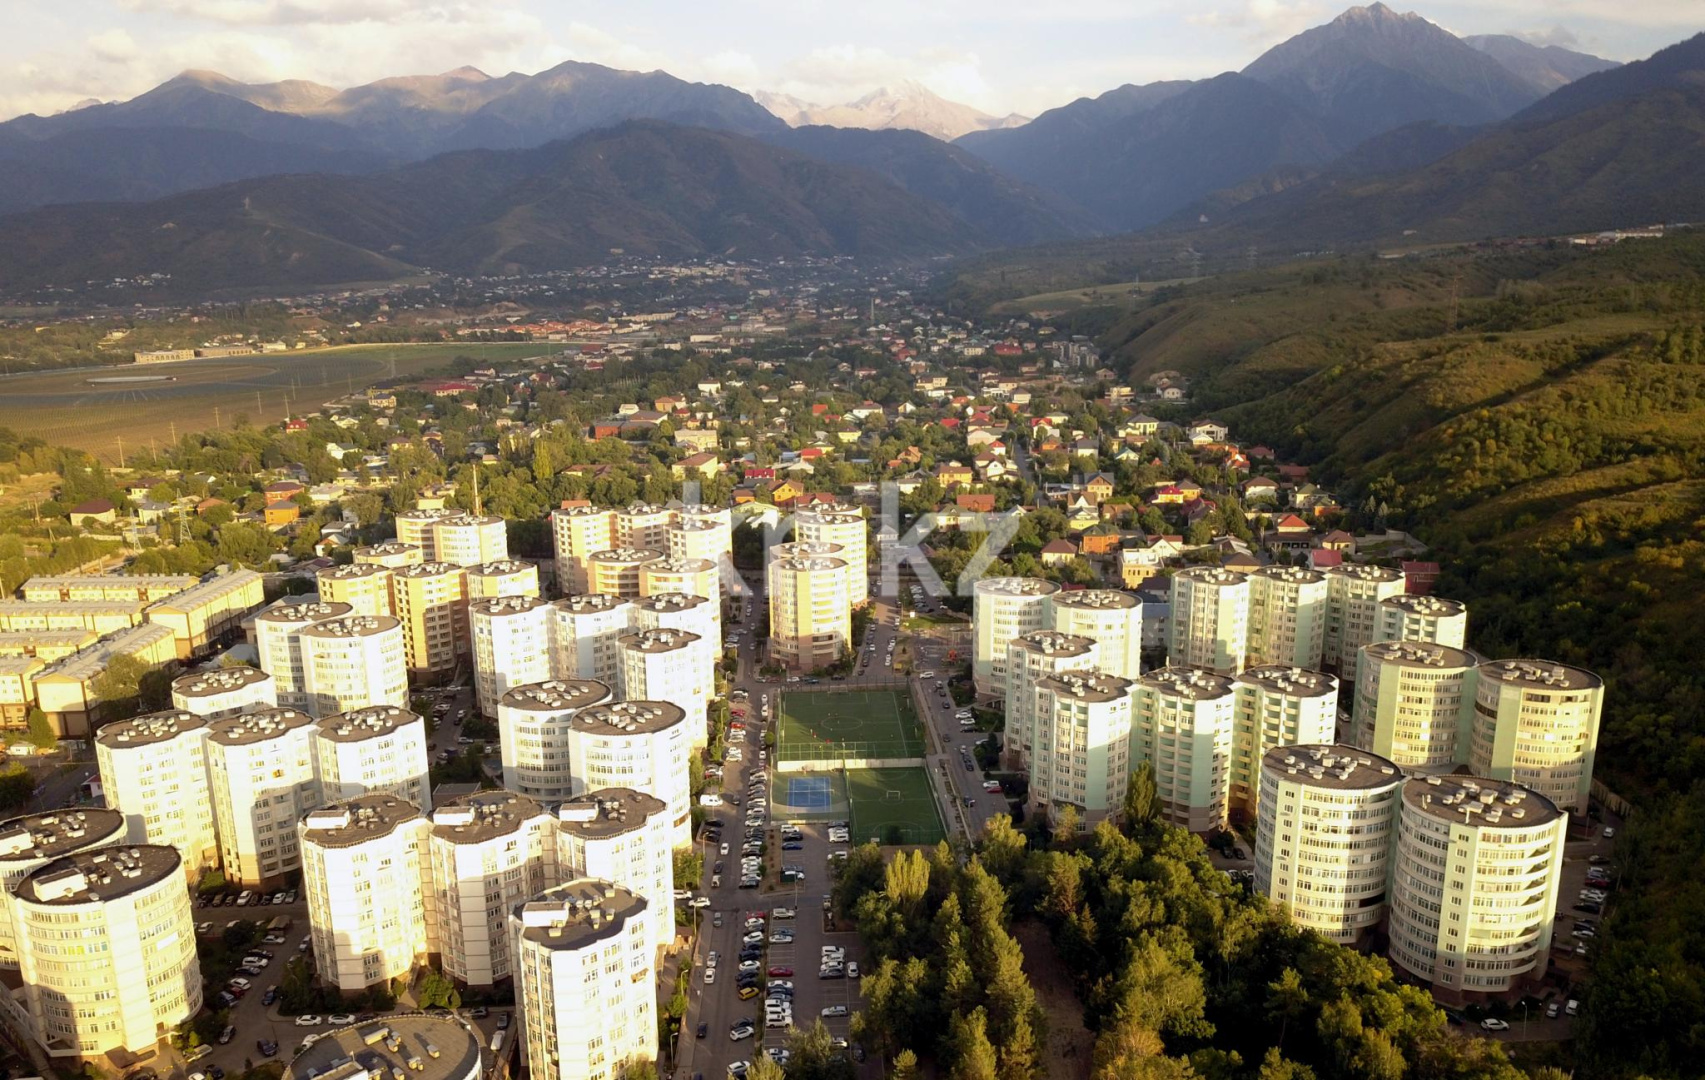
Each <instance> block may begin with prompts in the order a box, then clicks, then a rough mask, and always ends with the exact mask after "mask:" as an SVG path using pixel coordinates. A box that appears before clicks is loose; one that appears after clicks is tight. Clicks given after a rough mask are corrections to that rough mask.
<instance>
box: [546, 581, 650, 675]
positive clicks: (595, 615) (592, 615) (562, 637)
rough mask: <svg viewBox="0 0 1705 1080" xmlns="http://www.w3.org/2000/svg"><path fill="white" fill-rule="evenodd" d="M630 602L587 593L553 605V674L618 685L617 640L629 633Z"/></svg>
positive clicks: (616, 597)
mask: <svg viewBox="0 0 1705 1080" xmlns="http://www.w3.org/2000/svg"><path fill="white" fill-rule="evenodd" d="M629 605H630V602H629V601H627V600H624V599H622V598H621V597H619V596H605V595H603V594H601V593H587V594H585V595H583V596H568V597H564V598H563V599H561V600H558V601H556V602H554V603H553V604H551V611H552V613H553V614H552V622H551V677H552V678H557V679H596V680H598V681H599V682H601V683H608V684H609V685H611V686H615V685H617V674H618V673H617V671H616V639H617V638H619V637H621V636H622V635H623V634H625V633H627V632H628V624H629V623H630V622H631V620H632V611H633V609H632V607H630V606H629Z"/></svg>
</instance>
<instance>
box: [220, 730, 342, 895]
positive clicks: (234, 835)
mask: <svg viewBox="0 0 1705 1080" xmlns="http://www.w3.org/2000/svg"><path fill="white" fill-rule="evenodd" d="M313 736H314V718H313V717H312V716H309V715H308V714H307V713H304V712H298V711H297V710H295V709H282V708H281V709H264V710H262V711H260V712H253V713H245V714H243V715H242V716H232V717H227V718H226V719H224V720H215V721H214V722H213V724H212V725H211V726H210V728H209V731H208V735H207V786H208V792H209V794H210V795H211V797H212V802H213V823H214V833H215V835H217V836H218V838H219V862H220V865H221V866H222V867H223V868H224V872H225V880H226V881H228V882H231V883H232V884H239V885H244V886H256V885H258V886H266V885H270V884H273V883H274V882H277V881H280V880H282V879H283V877H284V875H286V874H289V873H292V872H294V871H295V870H297V869H299V868H300V867H301V864H302V860H301V851H300V849H299V848H298V847H297V843H296V823H297V822H298V821H300V820H301V818H302V815H303V814H305V813H307V812H308V811H309V810H312V809H314V808H315V807H316V806H318V805H319V804H320V781H319V777H318V776H316V775H315V773H314V749H313Z"/></svg>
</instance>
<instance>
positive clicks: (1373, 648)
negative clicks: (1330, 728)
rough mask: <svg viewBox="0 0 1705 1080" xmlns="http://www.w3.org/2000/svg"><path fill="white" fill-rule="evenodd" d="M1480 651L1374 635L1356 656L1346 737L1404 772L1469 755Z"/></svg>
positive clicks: (1433, 768) (1440, 766)
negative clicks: (1353, 693) (1380, 639)
mask: <svg viewBox="0 0 1705 1080" xmlns="http://www.w3.org/2000/svg"><path fill="white" fill-rule="evenodd" d="M1479 666H1480V657H1478V656H1476V655H1475V654H1474V653H1471V652H1468V651H1466V650H1463V649H1453V648H1451V647H1450V646H1449V645H1436V644H1433V643H1431V642H1425V641H1376V642H1374V643H1373V644H1371V645H1364V646H1362V649H1361V653H1360V655H1359V656H1358V657H1357V660H1356V693H1355V706H1354V711H1353V713H1352V714H1351V718H1350V739H1351V741H1352V742H1354V743H1355V744H1356V745H1357V746H1359V747H1361V748H1362V749H1363V750H1368V751H1371V752H1373V753H1375V754H1378V755H1379V756H1381V757H1384V758H1389V759H1390V760H1391V761H1393V762H1395V763H1396V764H1397V766H1398V768H1400V769H1403V770H1405V771H1406V772H1411V773H1413V772H1416V771H1422V772H1449V771H1450V770H1451V769H1452V768H1453V767H1455V766H1456V764H1457V763H1458V762H1460V761H1464V760H1466V758H1467V753H1468V746H1469V740H1470V731H1469V725H1470V723H1471V721H1472V718H1473V715H1474V688H1475V685H1476V683H1477V682H1478V681H1479V676H1478V670H1479Z"/></svg>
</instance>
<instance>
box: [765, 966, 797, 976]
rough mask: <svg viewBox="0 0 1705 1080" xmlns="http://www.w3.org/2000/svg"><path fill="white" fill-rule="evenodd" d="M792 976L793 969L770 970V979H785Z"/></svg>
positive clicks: (776, 968) (774, 968) (777, 968)
mask: <svg viewBox="0 0 1705 1080" xmlns="http://www.w3.org/2000/svg"><path fill="white" fill-rule="evenodd" d="M792 974H793V969H792V968H790V967H773V968H771V969H770V978H772V979H785V978H788V977H789V976H791V975H792Z"/></svg>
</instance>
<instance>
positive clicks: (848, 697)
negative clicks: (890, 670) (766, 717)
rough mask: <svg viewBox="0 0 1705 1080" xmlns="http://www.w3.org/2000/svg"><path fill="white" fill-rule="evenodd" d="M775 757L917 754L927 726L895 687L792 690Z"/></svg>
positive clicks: (786, 697)
mask: <svg viewBox="0 0 1705 1080" xmlns="http://www.w3.org/2000/svg"><path fill="white" fill-rule="evenodd" d="M780 715H781V725H780V729H779V733H778V735H777V740H778V743H777V747H776V752H777V760H779V761H828V760H836V759H840V758H915V757H922V756H923V753H924V734H923V728H922V726H921V725H920V724H919V723H918V718H917V714H916V712H915V711H914V710H913V709H912V703H911V700H910V698H909V697H908V696H907V695H906V694H904V693H902V692H900V691H897V690H852V691H846V692H840V693H837V692H830V691H821V690H805V691H789V692H787V693H784V694H783V695H782V699H781V713H780Z"/></svg>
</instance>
